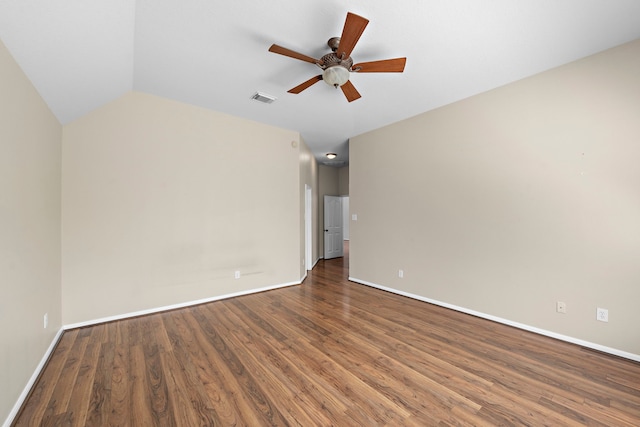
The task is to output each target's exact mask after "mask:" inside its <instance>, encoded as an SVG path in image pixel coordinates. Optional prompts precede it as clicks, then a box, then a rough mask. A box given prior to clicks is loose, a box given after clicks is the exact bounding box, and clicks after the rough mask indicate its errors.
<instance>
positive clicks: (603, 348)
mask: <svg viewBox="0 0 640 427" xmlns="http://www.w3.org/2000/svg"><path fill="white" fill-rule="evenodd" d="M349 280H350V281H352V282H356V283H360V284H362V285H367V286H370V287H372V288H376V289H381V290H383V291H387V292H391V293H394V294H398V295H402V296H405V297H409V298H412V299H415V300H419V301H424V302H428V303H430V304H434V305H438V306H440V307H445V308H449V309H451V310H455V311H459V312H461V313H465V314H470V315H472V316H476V317H481V318H483V319H487V320H492V321H494V322H497V323H502V324H504V325H509V326H513V327H515V328H518V329H522V330H525V331H529V332H534V333H536V334H539V335H544V336H547V337H551V338H555V339H558V340H560V341H566V342H569V343H571V344H577V345H579V346H582V347H586V348H591V349H594V350H598V351H601V352H603V353H608V354H612V355H614V356H619V357H624V358H625V359H630V360H633V361H636V362H640V355H638V354H633V353H629V352H627V351H623V350H618V349H616V348H611V347H606V346H603V345H600V344H596V343H592V342H589V341H584V340H581V339H578V338H574V337H570V336H568V335H562V334H558V333H555V332H551V331H547V330H545V329H540V328H536V327H534V326H529V325H525V324H524V323H518V322H513V321H511V320H508V319H503V318H502V317H497V316H493V315H491V314H486V313H481V312H479V311H475V310H470V309H468V308H464V307H458V306H456V305H453V304H448V303H446V302H442V301H437V300H433V299H431V298H426V297H423V296H420V295H415V294H411V293H409V292H404V291H399V290H397V289H393V288H389V287H386V286H382V285H378V284H376V283H371V282H367V281H366V280H361V279H357V278H355V277H349Z"/></svg>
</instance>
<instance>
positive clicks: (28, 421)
mask: <svg viewBox="0 0 640 427" xmlns="http://www.w3.org/2000/svg"><path fill="white" fill-rule="evenodd" d="M346 262H347V259H345V260H343V259H336V260H329V261H320V262H319V263H318V265H317V266H316V267H315V269H314V270H313V272H311V274H310V275H309V277H308V278H307V280H306V281H305V283H304V284H302V285H300V286H293V287H289V288H284V289H279V290H273V291H269V292H263V293H259V294H253V295H248V296H242V297H237V298H231V299H227V300H223V301H217V302H213V303H208V304H202V305H198V306H194V307H190V308H184V309H180V310H174V311H170V312H164V313H161V314H154V315H149V316H144V317H139V318H135V319H128V320H122V321H117V322H112V323H107V324H101V325H97V326H93V327H88V328H82V329H76V330H70V331H67V332H65V333H64V335H63V336H62V338H61V340H60V342H59V344H58V346H57V348H56V349H55V351H54V353H53V355H52V357H51V359H50V360H49V362H48V364H47V366H46V368H45V370H44V371H43V373H42V375H41V377H40V379H39V380H38V382H37V383H36V385H35V387H34V389H33V390H32V393H31V395H30V396H29V398H28V400H27V401H26V402H25V405H24V406H23V408H22V410H21V412H20V414H19V416H18V418H17V419H16V421H15V423H14V425H16V426H26V425H29V426H48V425H69V426H106V425H109V426H138V425H157V426H165V425H166V426H173V425H176V426H234V425H237V426H244V425H246V426H263V425H297V426H330V425H335V426H351V425H356V426H429V425H438V426H447V425H451V426H453V425H473V426H481V425H487V426H497V425H532V426H538V425H549V426H562V425H589V426H638V425H640V364H639V363H635V362H633V361H629V360H625V359H621V358H617V357H614V356H610V355H605V354H602V353H599V352H596V351H593V350H589V349H585V348H581V347H578V346H575V345H572V344H568V343H564V342H560V341H556V340H553V339H551V338H546V337H542V336H539V335H536V334H533V333H529V332H525V331H521V330H518V329H514V328H511V327H508V326H505V325H500V324H496V323H493V322H490V321H487V320H483V319H479V318H476V317H473V316H469V315H465V314H461V313H458V312H455V311H451V310H447V309H444V308H441V307H437V306H433V305H430V304H427V303H424V302H419V301H415V300H412V299H409V298H405V297H401V296H397V295H394V294H390V293H387V292H384V291H380V290H377V289H373V288H370V287H367V286H363V285H358V284H355V283H351V282H348V281H347V280H346V277H347V268H346V265H345V263H346Z"/></svg>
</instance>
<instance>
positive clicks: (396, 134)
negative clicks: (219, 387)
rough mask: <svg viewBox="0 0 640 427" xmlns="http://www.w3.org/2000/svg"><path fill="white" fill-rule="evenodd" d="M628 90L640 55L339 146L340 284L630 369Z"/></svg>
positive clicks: (633, 330) (639, 218) (639, 250)
mask: <svg viewBox="0 0 640 427" xmlns="http://www.w3.org/2000/svg"><path fill="white" fill-rule="evenodd" d="M638 76H640V41H636V42H633V43H630V44H627V45H623V46H621V47H619V48H616V49H612V50H609V51H606V52H604V53H601V54H598V55H595V56H592V57H589V58H586V59H584V60H580V61H578V62H574V63H571V64H568V65H566V66H563V67H560V68H557V69H554V70H551V71H548V72H545V73H543V74H540V75H537V76H534V77H531V78H528V79H525V80H522V81H519V82H516V83H513V84H510V85H508V86H505V87H502V88H499V89H496V90H492V91H490V92H487V93H484V94H481V95H478V96H475V97H472V98H469V99H466V100H463V101H460V102H457V103H454V104H451V105H449V106H446V107H443V108H440V109H438V110H435V111H431V112H428V113H425V114H422V115H419V116H417V117H414V118H411V119H409V120H406V121H403V122H399V123H396V124H393V125H391V126H387V127H385V128H382V129H379V130H377V131H373V132H370V133H367V134H364V135H360V136H358V137H354V138H352V139H351V142H350V156H351V159H350V173H351V174H350V181H351V182H350V185H351V191H350V202H351V212H352V213H357V214H358V221H356V222H352V223H351V254H350V255H351V259H350V266H351V269H350V276H352V277H353V278H355V279H358V280H361V281H366V282H369V283H371V284H375V285H379V286H385V287H389V288H393V289H396V290H399V291H401V292H405V293H410V294H413V295H417V296H420V297H423V298H427V299H432V300H435V301H439V302H443V303H446V304H451V305H453V306H457V307H461V308H464V309H466V310H472V311H476V312H478V313H483V314H486V315H490V316H496V317H498V318H501V319H506V320H508V321H511V322H518V323H521V324H523V325H528V326H530V327H533V328H539V329H542V330H545V331H550V332H552V333H555V334H560V335H563V336H566V337H571V338H574V339H576V340H583V341H586V342H589V343H594V344H596V347H597V346H604V347H607V348H609V349H615V350H619V351H621V352H623V353H624V352H626V353H630V354H632V355H640V327H638V325H640V310H639V309H638V301H640V268H639V266H640V167H639V166H638V160H639V159H640V143H639V142H640V78H638ZM390 148H392V149H391V150H390ZM389 152H391V153H393V155H391V156H389V155H387V154H385V155H384V156H383V155H382V154H381V153H389ZM399 269H403V270H404V278H403V279H400V278H399V277H398V270H399ZM556 301H564V302H566V304H567V311H568V312H567V314H558V313H556V312H555V305H556ZM597 307H603V308H607V309H608V310H609V322H608V323H603V322H598V321H596V308H597Z"/></svg>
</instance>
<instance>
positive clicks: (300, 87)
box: [287, 75, 322, 93]
mask: <svg viewBox="0 0 640 427" xmlns="http://www.w3.org/2000/svg"><path fill="white" fill-rule="evenodd" d="M321 80H322V75H318V76H315V77H311V78H310V79H309V80H307V81H306V82H304V83H301V84H299V85H298V86H296V87H294V88H293V89H289V90H288V91H287V92H289V93H300V92H302V91H303V90H305V89H306V88H308V87H309V86H311V85H314V84H316V83H318V82H319V81H321Z"/></svg>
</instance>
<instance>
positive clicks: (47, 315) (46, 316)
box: [43, 313, 49, 329]
mask: <svg viewBox="0 0 640 427" xmlns="http://www.w3.org/2000/svg"><path fill="white" fill-rule="evenodd" d="M43 321H44V328H45V329H47V327H48V326H49V313H45V314H44V320H43Z"/></svg>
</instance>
